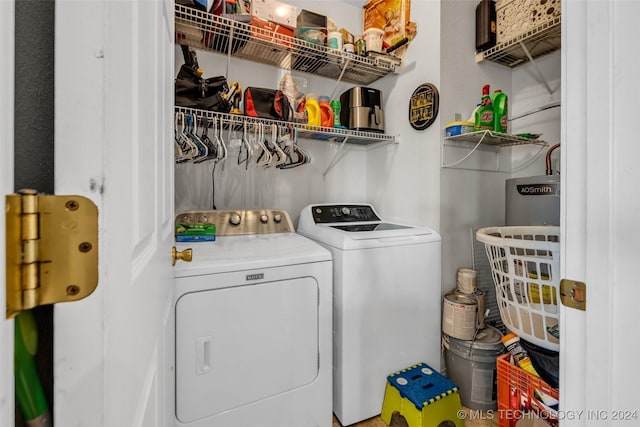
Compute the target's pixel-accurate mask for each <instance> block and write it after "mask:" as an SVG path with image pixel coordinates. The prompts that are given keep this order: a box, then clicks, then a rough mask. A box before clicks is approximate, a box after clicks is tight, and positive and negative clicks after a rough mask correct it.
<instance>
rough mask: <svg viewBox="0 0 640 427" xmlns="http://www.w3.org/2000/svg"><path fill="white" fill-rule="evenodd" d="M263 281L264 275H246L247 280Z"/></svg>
mask: <svg viewBox="0 0 640 427" xmlns="http://www.w3.org/2000/svg"><path fill="white" fill-rule="evenodd" d="M260 279H264V273H257V274H247V280H260Z"/></svg>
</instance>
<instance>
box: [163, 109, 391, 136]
mask: <svg viewBox="0 0 640 427" xmlns="http://www.w3.org/2000/svg"><path fill="white" fill-rule="evenodd" d="M175 112H176V113H185V114H194V115H196V116H197V117H200V118H209V119H213V118H217V119H218V120H219V121H220V123H222V126H224V128H225V129H229V128H230V127H233V129H234V130H237V131H239V130H242V128H243V125H244V123H248V124H262V125H264V126H266V127H267V128H270V127H271V126H277V127H281V128H282V127H289V128H292V129H294V130H296V132H297V135H298V138H304V139H314V140H323V141H330V142H337V143H345V142H348V143H349V144H356V145H370V144H377V143H396V142H398V141H397V139H396V137H395V136H394V135H386V134H384V133H377V132H364V131H357V130H351V129H343V128H328V127H322V126H310V125H307V124H303V123H296V122H284V121H278V120H270V119H262V118H255V117H248V116H244V115H239V114H228V113H218V112H215V111H209V110H199V109H195V108H187V107H175Z"/></svg>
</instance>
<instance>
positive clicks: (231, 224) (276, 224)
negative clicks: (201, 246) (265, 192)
mask: <svg viewBox="0 0 640 427" xmlns="http://www.w3.org/2000/svg"><path fill="white" fill-rule="evenodd" d="M175 222H176V225H178V224H215V225H216V234H217V235H218V236H237V235H242V234H272V233H293V232H294V231H295V229H294V228H293V223H292V222H291V218H290V217H289V214H288V213H287V212H286V211H284V210H276V209H258V210H237V211H235V210H211V211H190V212H182V213H180V214H178V215H177V216H176V220H175Z"/></svg>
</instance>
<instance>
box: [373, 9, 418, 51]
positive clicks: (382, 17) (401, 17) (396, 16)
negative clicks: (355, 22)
mask: <svg viewBox="0 0 640 427" xmlns="http://www.w3.org/2000/svg"><path fill="white" fill-rule="evenodd" d="M410 12H411V0H369V1H368V2H367V3H366V4H365V5H364V26H363V27H364V29H365V30H367V29H369V28H380V29H382V30H383V31H384V35H383V37H382V43H383V47H384V48H385V49H386V48H387V47H389V46H393V45H394V44H395V43H397V42H399V41H400V40H402V39H403V38H405V37H407V28H406V27H407V24H408V22H409V20H410V19H411V14H410Z"/></svg>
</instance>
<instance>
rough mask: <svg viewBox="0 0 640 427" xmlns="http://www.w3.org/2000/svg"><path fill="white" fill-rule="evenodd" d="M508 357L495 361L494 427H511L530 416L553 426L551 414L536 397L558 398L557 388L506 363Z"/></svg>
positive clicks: (555, 419)
mask: <svg viewBox="0 0 640 427" xmlns="http://www.w3.org/2000/svg"><path fill="white" fill-rule="evenodd" d="M510 358H511V354H510V353H507V354H504V355H502V356H500V357H498V358H497V359H496V365H497V381H498V426H499V427H514V426H515V425H516V423H517V422H518V420H519V419H521V418H528V419H529V418H532V417H533V416H534V415H533V414H534V413H535V414H536V416H537V417H538V418H541V419H542V420H544V421H546V422H547V423H548V424H549V425H557V423H558V419H557V414H555V411H553V410H548V409H547V408H545V405H544V403H543V402H541V398H540V395H541V394H542V395H546V396H547V397H550V398H552V399H556V400H557V399H558V389H556V388H552V387H551V386H550V385H549V384H547V383H546V382H544V381H543V380H542V378H540V377H537V376H535V375H532V374H530V373H528V372H527V371H525V370H524V369H522V368H519V367H517V366H516V365H514V364H512V363H511V362H510Z"/></svg>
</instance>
